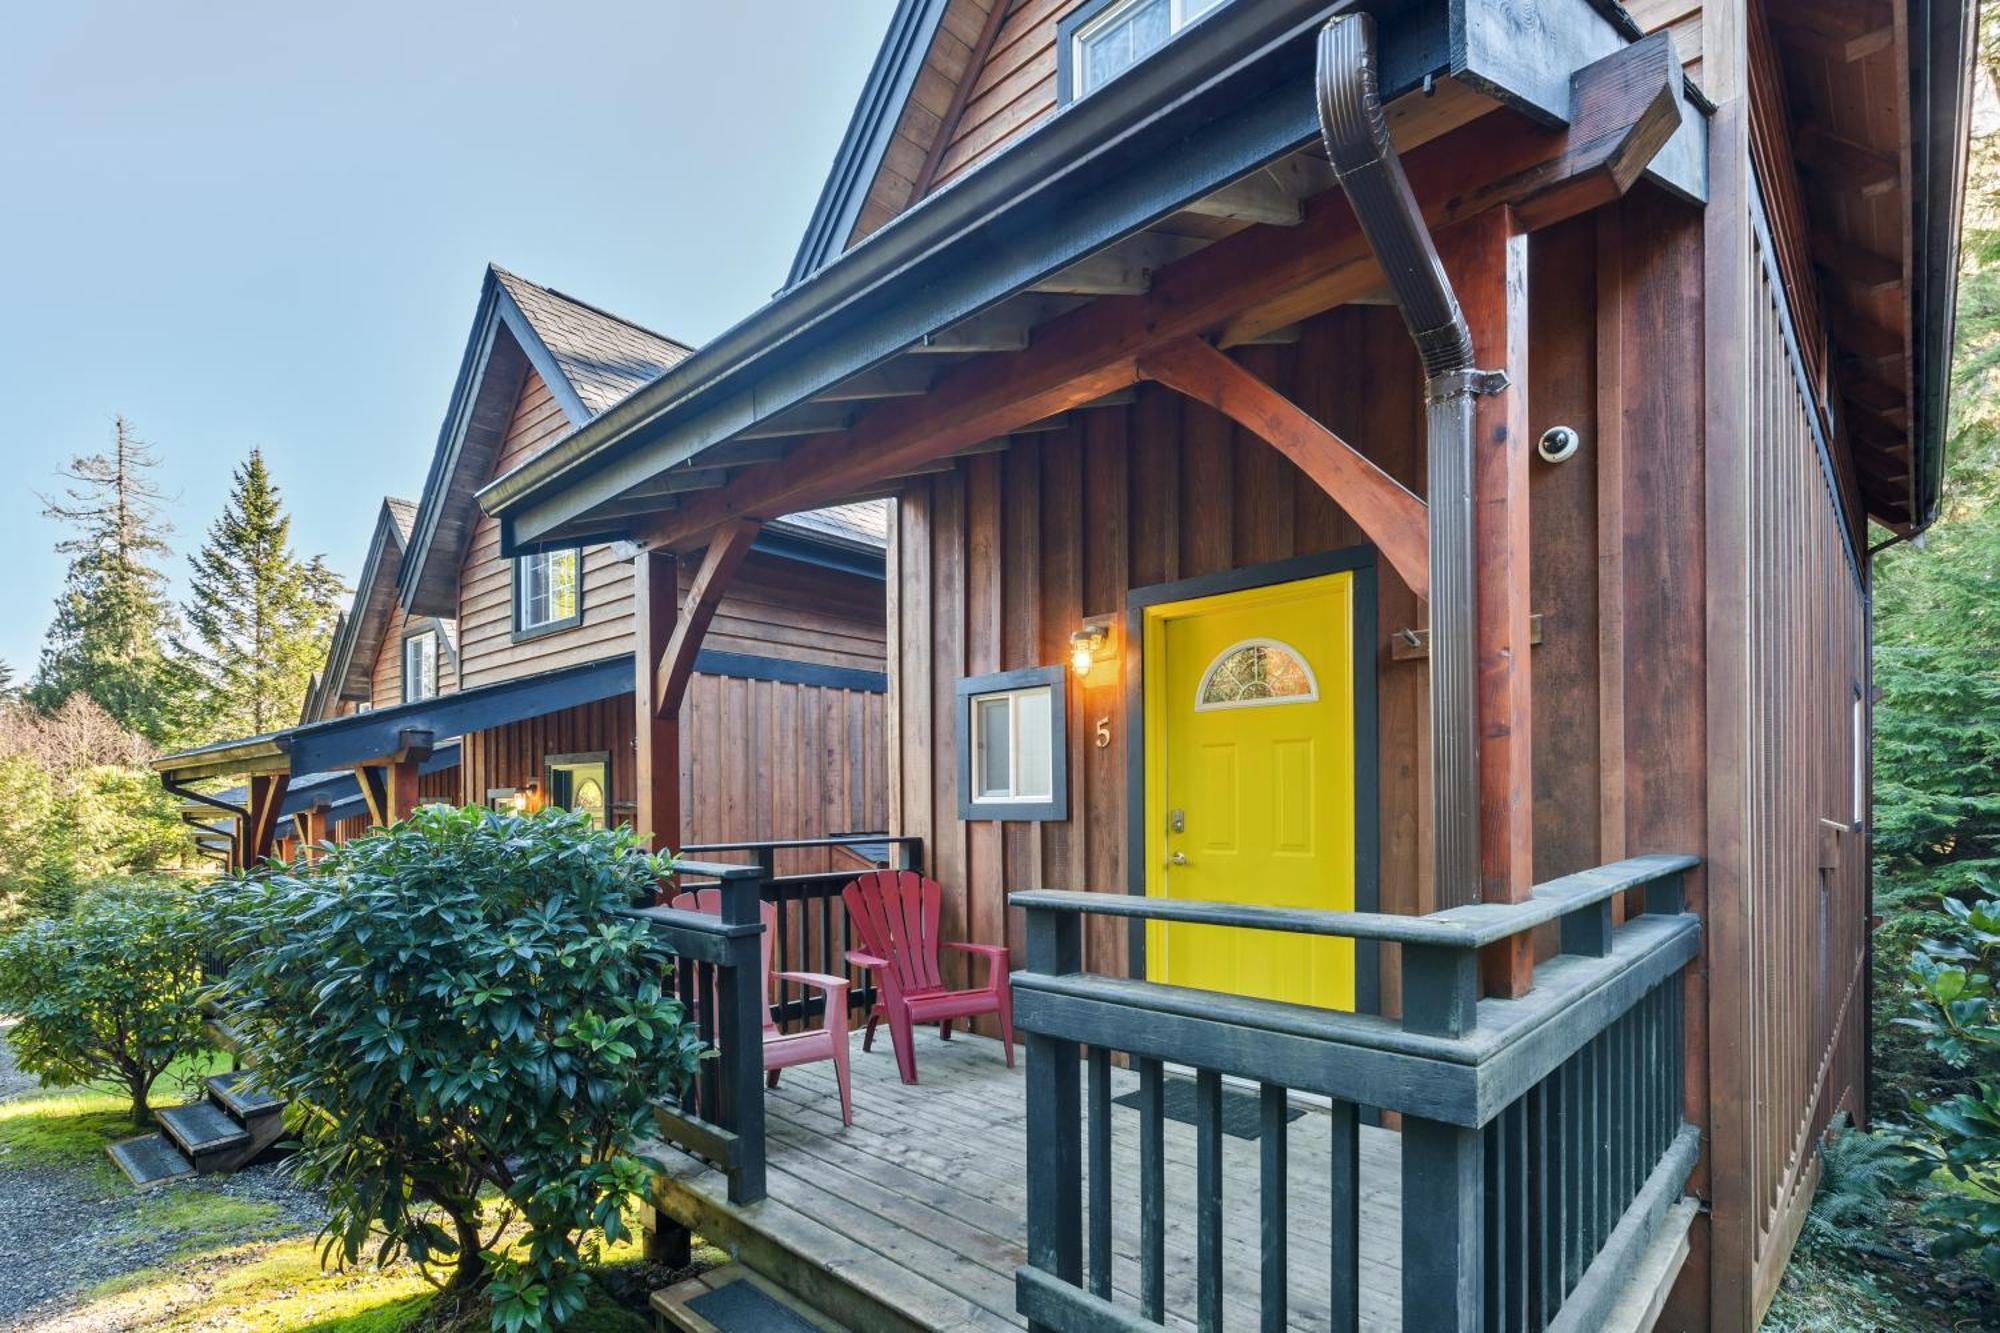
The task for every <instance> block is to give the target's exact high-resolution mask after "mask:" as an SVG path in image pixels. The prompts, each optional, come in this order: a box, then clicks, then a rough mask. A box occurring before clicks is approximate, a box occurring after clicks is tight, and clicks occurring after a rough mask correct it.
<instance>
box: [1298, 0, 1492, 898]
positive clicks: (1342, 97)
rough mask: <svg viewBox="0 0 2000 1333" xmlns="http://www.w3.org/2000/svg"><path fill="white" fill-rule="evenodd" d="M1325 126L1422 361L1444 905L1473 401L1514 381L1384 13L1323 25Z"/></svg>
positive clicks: (1470, 827) (1471, 736)
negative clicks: (1494, 351) (1403, 96)
mask: <svg viewBox="0 0 2000 1333" xmlns="http://www.w3.org/2000/svg"><path fill="white" fill-rule="evenodd" d="M1315 86H1316V89H1317V92H1318V97H1319V122H1320V133H1321V136H1322V138H1323V139H1324V141H1325V144H1326V152H1327V156H1328V157H1329V158H1330V159H1331V160H1332V162H1333V170H1334V175H1335V177H1336V178H1337V179H1338V180H1339V181H1340V186H1341V189H1342V190H1344V191H1345V192H1346V194H1347V200H1348V203H1349V204H1350V205H1351V206H1352V207H1353V209H1354V216H1355V218H1356V219H1357V220H1358V221H1359V222H1360V224H1361V231H1362V234H1363V236H1364V237H1365V238H1366V239H1367V241H1368V247H1369V249H1370V250H1372V251H1373V252H1374V255H1375V258H1376V261H1377V262H1378V263H1379V264H1380V265H1381V267H1382V271H1383V273H1384V274H1385V275H1386V276H1387V277H1388V280H1389V286H1390V290H1391V292H1392V293H1393V295H1394V296H1395V300H1396V305H1397V308H1398V309H1400V310H1401V311H1402V314H1403V320H1404V322H1405V323H1407V324H1408V325H1409V328H1410V335H1411V337H1413V338H1414V339H1415V340H1416V344H1417V351H1418V353H1419V354H1420V355H1421V356H1422V357H1423V364H1424V401H1425V409H1426V410H1425V418H1426V435H1427V440H1428V445H1427V455H1428V460H1429V468H1430V472H1429V476H1430V485H1429V495H1428V497H1427V499H1428V502H1429V508H1430V522H1429V553H1430V581H1431V592H1430V622H1431V650H1430V694H1431V804H1432V832H1431V843H1432V856H1433V865H1434V873H1435V881H1436V888H1437V905H1438V906H1439V907H1454V906H1458V905H1460V904H1462V903H1469V902H1476V901H1478V899H1479V896H1480V895H1479V755H1478V735H1479V733H1478V698H1477V693H1476V691H1477V676H1476V671H1477V668H1476V664H1475V661H1474V652H1475V648H1474V641H1473V615H1474V603H1473V597H1474V590H1473V528H1472V430H1473V408H1474V404H1473V399H1474V398H1475V397H1477V396H1478V395H1480V394H1482V393H1495V392H1498V391H1499V390H1500V389H1502V388H1504V387H1505V386H1506V382H1507V381H1506V376H1505V374H1504V373H1487V372H1482V371H1479V370H1476V369H1474V368H1473V364H1472V334H1471V331H1470V330H1469V329H1468V328H1467V327H1466V323H1465V316H1464V314H1463V313H1461V311H1460V310H1459V306H1458V298H1457V296H1455V295H1454V294H1453V293H1452V289H1451V281H1450V279H1449V278H1448V277H1446V275H1445V271H1444V264H1443V263H1442V261H1440V260H1439V258H1438V252H1437V246H1436V245H1435V244H1434V243H1433V242H1432V240H1431V234H1430V231H1429V229H1428V228H1427V227H1426V226H1425V225H1424V217H1423V211H1422V210H1421V209H1420V208H1419V207H1418V206H1417V200H1416V196H1415V195H1414V194H1413V193H1411V190H1410V182H1409V178H1408V177H1407V176H1405V175H1404V173H1403V164H1402V161H1401V160H1400V159H1399V158H1398V157H1397V156H1396V149H1395V146H1394V145H1393V144H1392V143H1391V142H1390V140H1389V126H1388V121H1387V120H1386V118H1385V117H1384V116H1383V114H1382V99H1381V95H1380V91H1379V86H1378V83H1377V80H1376V73H1375V21H1374V19H1373V18H1371V17H1370V16H1369V15H1367V14H1347V15H1342V16H1340V17H1337V18H1334V19H1330V20H1329V21H1328V22H1327V24H1326V26H1325V27H1324V28H1322V29H1321V30H1320V36H1319V69H1318V77H1317V79H1316V80H1315Z"/></svg>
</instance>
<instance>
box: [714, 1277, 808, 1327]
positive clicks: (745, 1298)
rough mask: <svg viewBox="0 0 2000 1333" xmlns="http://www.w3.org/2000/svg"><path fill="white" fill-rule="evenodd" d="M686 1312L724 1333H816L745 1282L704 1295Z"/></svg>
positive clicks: (788, 1311) (801, 1320)
mask: <svg viewBox="0 0 2000 1333" xmlns="http://www.w3.org/2000/svg"><path fill="white" fill-rule="evenodd" d="M687 1308H688V1309H689V1310H690V1311H691V1312H693V1313H694V1314H697V1315H700V1316H701V1317H702V1318H703V1319H706V1320H707V1321H708V1322H709V1323H711V1324H713V1325H714V1326H715V1327H716V1328H717V1329H720V1330H726V1333H739V1330H740V1333H819V1330H817V1329H815V1328H814V1327H813V1326H812V1325H811V1324H809V1323H807V1322H806V1321H805V1320H803V1319H801V1318H799V1316H798V1315H796V1314H794V1313H793V1312H792V1311H790V1310H787V1309H786V1308H785V1307H784V1306H782V1305H780V1304H778V1302H776V1301H774V1300H772V1299H771V1298H770V1297H769V1296H767V1295H765V1294H764V1293H763V1292H762V1291H760V1290H759V1289H758V1288H757V1287H755V1286H753V1285H751V1284H750V1283H748V1282H732V1283H730V1284H729V1285H728V1286H726V1287H717V1288H716V1289H715V1290H714V1291H709V1292H704V1293H703V1294H701V1295H699V1296H697V1297H695V1298H694V1299H693V1300H691V1301H689V1302H688V1303H687Z"/></svg>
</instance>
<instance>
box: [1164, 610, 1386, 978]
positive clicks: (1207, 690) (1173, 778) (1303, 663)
mask: <svg viewBox="0 0 2000 1333" xmlns="http://www.w3.org/2000/svg"><path fill="white" fill-rule="evenodd" d="M1353 597H1354V575H1353V574H1351V573H1342V574H1329V575H1325V576H1323V577H1320V578H1312V579H1303V580H1300V581H1297V582H1293V583H1283V584H1277V585H1273V586H1271V587H1266V588H1252V589H1248V590H1246V591H1243V592H1233V593H1223V594H1220V595H1218V596H1214V597H1203V598H1200V599H1197V600H1192V601H1185V602H1174V603H1168V604H1165V605H1161V606H1154V607H1148V608H1147V609H1146V611H1145V624H1144V632H1145V644H1144V651H1145V687H1144V688H1145V725H1146V760H1147V762H1146V768H1147V773H1146V818H1147V822H1148V828H1149V832H1148V834H1147V837H1146V843H1147V856H1148V859H1149V861H1150V862H1151V868H1150V870H1149V871H1148V878H1147V892H1148V893H1151V894H1156V895H1163V896H1166V897H1170V898H1190V899H1201V900H1206V901H1211V902H1230V903H1254V904H1261V905H1266V906H1272V907H1316V908H1332V909H1342V910H1345V909H1352V908H1353V906H1354V867H1355V839H1354V797H1355V792H1354V675H1353V669H1354V623H1353V622H1354V606H1353ZM1146 971H1147V975H1148V976H1149V977H1150V978H1151V979H1152V980H1154V981H1165V982H1171V983H1172V984H1174V985H1177V986H1194V987H1198V988H1200V989H1203V990H1216V991H1229V992H1233V993H1235V994H1238V995H1254V996H1261V997H1264V998H1266V999H1273V1000H1289V1001H1292V1002H1294V1003H1298V1004H1311V1005H1317V1006H1320V1007H1322V1008H1334V1009H1352V1008H1354V990H1355V976H1354V945H1353V942H1352V941H1349V940H1335V939H1323V938H1319V937H1314V936H1305V935H1289V934H1278V933H1275V932H1269V931H1247V930H1234V929H1224V928H1221V927H1214V926H1187V925H1173V924H1165V923H1161V922H1152V923H1149V926H1148V929H1147V934H1146Z"/></svg>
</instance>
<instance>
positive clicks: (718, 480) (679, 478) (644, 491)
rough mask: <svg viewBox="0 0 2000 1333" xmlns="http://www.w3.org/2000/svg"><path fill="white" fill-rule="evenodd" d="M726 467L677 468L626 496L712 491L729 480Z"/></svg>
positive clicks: (647, 496)
mask: <svg viewBox="0 0 2000 1333" xmlns="http://www.w3.org/2000/svg"><path fill="white" fill-rule="evenodd" d="M729 473H730V469H729V468H727V467H706V466H704V467H677V468H673V469H670V470H669V471H666V472H662V473H661V474H660V475H659V476H657V477H653V478H651V479H649V480H646V481H642V482H640V483H639V484H638V485H637V486H634V487H633V488H632V489H631V490H629V491H627V492H625V494H626V496H629V497H630V498H632V499H634V500H640V499H647V498H651V497H653V496H660V495H685V494H687V493H688V492H689V491H706V490H712V489H714V488H715V487H717V486H720V485H722V484H723V483H724V482H726V481H728V480H729Z"/></svg>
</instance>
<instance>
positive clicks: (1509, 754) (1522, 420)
mask: <svg viewBox="0 0 2000 1333" xmlns="http://www.w3.org/2000/svg"><path fill="white" fill-rule="evenodd" d="M1438 251H1439V255H1440V257H1441V258H1442V259H1443V260H1444V265H1445V270H1446V272H1448V273H1449V274H1450V275H1451V279H1452V284H1453V286H1454V287H1455V288H1456V290H1457V293H1458V300H1459V305H1460V307H1461V308H1462V309H1463V310H1464V312H1465V319H1466V324H1467V326H1468V328H1469V329H1470V330H1471V333H1472V349H1473V364H1475V365H1477V366H1478V367H1479V368H1480V369H1482V370H1487V371H1503V372H1505V374H1506V376H1507V381H1508V387H1507V388H1505V389H1502V390H1501V391H1499V392H1498V393H1489V394H1483V395H1481V396H1480V397H1479V398H1478V399H1477V400H1475V405H1474V417H1473V435H1472V457H1473V474H1472V492H1473V506H1472V508H1473V550H1474V554H1475V561H1474V570H1475V575H1474V580H1473V588H1474V606H1475V612H1474V618H1473V619H1474V636H1475V638H1474V643H1475V645H1476V652H1475V659H1474V660H1475V662H1476V665H1477V670H1478V718H1479V749H1478V755H1479V887H1480V897H1481V899H1482V900H1484V901H1486V902H1502V903H1516V902H1524V901H1526V900H1527V897H1528V895H1529V893H1530V892H1531V891H1532V890H1533V888H1534V772H1533V756H1532V753H1531V750H1530V746H1531V743H1532V740H1533V732H1534V712H1533V700H1532V694H1531V690H1530V670H1531V667H1530V657H1529V642H1530V626H1529V620H1530V617H1531V612H1530V610H1529V604H1528V558H1529V546H1528V543H1529V529H1528V450H1529V440H1528V433H1529V427H1528V237H1527V232H1526V230H1525V229H1524V228H1523V227H1522V226H1521V224H1520V221H1519V219H1518V218H1517V217H1516V216H1515V214H1514V211H1513V210H1512V209H1511V208H1506V207H1501V208H1495V209H1491V210H1489V211H1488V212H1485V213H1482V214H1480V215H1479V216H1477V217H1475V218H1472V219H1470V220H1468V221H1466V222H1462V223H1460V224H1458V225H1457V226H1455V227H1453V228H1451V229H1450V230H1449V231H1446V232H1445V233H1443V234H1442V235H1440V236H1439V237H1438ZM1534 966H1535V959H1534V940H1533V938H1532V937H1531V936H1529V935H1525V934H1524V935H1517V936H1515V937H1514V938H1513V939H1510V940H1506V941H1503V942H1502V943H1500V944H1497V945H1494V946H1493V947H1492V948H1491V949H1490V950H1488V952H1487V955H1486V957H1485V960H1484V970H1485V977H1486V988H1487V990H1488V991H1489V992H1490V993H1493V994H1497V995H1507V996H1518V995H1521V994H1524V993H1525V992H1526V991H1527V990H1528V988H1529V987H1530V986H1532V985H1533V984H1534Z"/></svg>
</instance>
